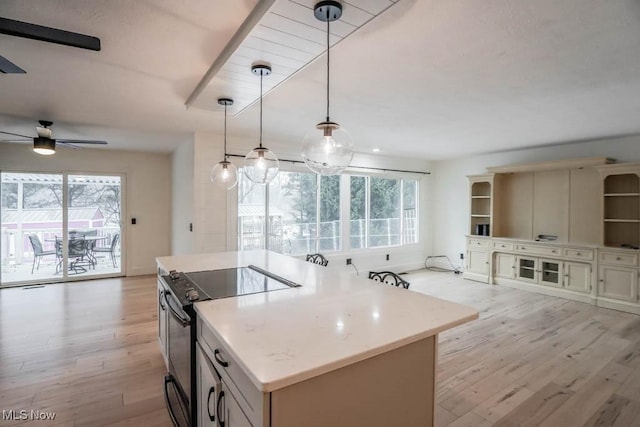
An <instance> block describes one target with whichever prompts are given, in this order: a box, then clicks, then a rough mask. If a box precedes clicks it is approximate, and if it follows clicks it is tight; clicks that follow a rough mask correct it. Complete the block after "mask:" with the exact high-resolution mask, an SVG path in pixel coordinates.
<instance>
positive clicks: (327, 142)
mask: <svg viewBox="0 0 640 427" xmlns="http://www.w3.org/2000/svg"><path fill="white" fill-rule="evenodd" d="M314 15H315V17H316V19H318V20H320V21H322V22H326V23H327V118H326V120H325V121H323V122H320V123H318V124H317V125H315V127H314V128H313V129H312V130H310V131H309V132H307V134H306V135H305V137H304V140H303V142H302V158H303V159H304V162H305V163H306V165H307V167H308V168H309V169H311V170H312V171H314V172H315V173H317V174H320V175H336V174H339V173H340V172H342V171H343V170H344V169H345V168H346V167H347V166H349V164H350V163H351V159H353V143H352V142H351V136H349V134H348V133H347V132H346V131H345V130H344V128H342V127H341V126H340V125H339V124H338V123H336V122H332V121H331V119H330V117H329V105H330V104H329V81H330V78H329V64H330V57H329V50H330V43H329V34H330V32H329V30H330V24H331V22H333V21H337V20H338V19H340V17H341V16H342V5H341V4H340V3H338V2H337V1H321V2H319V3H317V4H316V5H315V7H314Z"/></svg>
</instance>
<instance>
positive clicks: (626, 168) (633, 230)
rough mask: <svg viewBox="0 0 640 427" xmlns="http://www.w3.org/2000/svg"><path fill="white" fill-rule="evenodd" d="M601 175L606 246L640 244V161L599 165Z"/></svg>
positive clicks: (603, 236)
mask: <svg viewBox="0 0 640 427" xmlns="http://www.w3.org/2000/svg"><path fill="white" fill-rule="evenodd" d="M598 171H599V172H600V175H601V176H602V196H603V201H602V214H603V216H602V224H603V226H602V240H603V243H604V245H605V246H609V247H616V248H630V249H638V247H639V246H640V163H628V164H627V163H621V164H614V165H606V166H600V167H598Z"/></svg>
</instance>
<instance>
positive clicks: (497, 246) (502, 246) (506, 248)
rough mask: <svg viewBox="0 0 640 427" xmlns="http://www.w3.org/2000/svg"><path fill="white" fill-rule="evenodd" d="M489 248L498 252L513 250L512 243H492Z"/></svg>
mask: <svg viewBox="0 0 640 427" xmlns="http://www.w3.org/2000/svg"><path fill="white" fill-rule="evenodd" d="M491 246H492V247H493V249H496V250H499V251H512V250H513V243H510V242H493V243H492V245H491Z"/></svg>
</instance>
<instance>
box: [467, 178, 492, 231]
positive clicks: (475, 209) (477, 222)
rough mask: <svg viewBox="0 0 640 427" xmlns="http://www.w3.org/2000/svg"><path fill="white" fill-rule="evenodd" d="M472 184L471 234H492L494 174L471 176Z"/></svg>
mask: <svg viewBox="0 0 640 427" xmlns="http://www.w3.org/2000/svg"><path fill="white" fill-rule="evenodd" d="M469 179H470V184H471V224H470V230H469V234H471V235H474V236H490V235H491V215H492V209H493V206H492V199H493V175H478V176H474V177H469Z"/></svg>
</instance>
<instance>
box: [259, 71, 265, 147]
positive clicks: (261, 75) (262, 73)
mask: <svg viewBox="0 0 640 427" xmlns="http://www.w3.org/2000/svg"><path fill="white" fill-rule="evenodd" d="M263 75H264V71H263V70H260V148H262V77H263Z"/></svg>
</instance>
